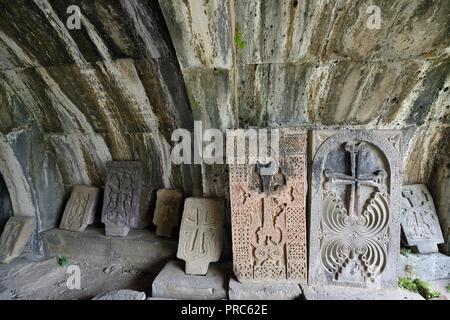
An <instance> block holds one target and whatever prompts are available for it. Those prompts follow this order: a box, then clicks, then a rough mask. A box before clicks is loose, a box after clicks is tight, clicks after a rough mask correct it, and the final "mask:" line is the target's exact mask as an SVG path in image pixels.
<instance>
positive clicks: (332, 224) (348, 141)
mask: <svg viewBox="0 0 450 320" xmlns="http://www.w3.org/2000/svg"><path fill="white" fill-rule="evenodd" d="M311 153H312V158H311V166H312V167H311V186H310V188H311V224H310V241H309V244H310V255H309V257H310V262H309V281H308V285H314V286H328V285H338V286H350V287H367V288H371V287H372V288H396V287H397V263H398V256H399V252H400V210H401V188H402V163H403V162H402V153H401V132H400V131H394V130H337V131H328V130H319V131H314V132H313V139H312V148H311Z"/></svg>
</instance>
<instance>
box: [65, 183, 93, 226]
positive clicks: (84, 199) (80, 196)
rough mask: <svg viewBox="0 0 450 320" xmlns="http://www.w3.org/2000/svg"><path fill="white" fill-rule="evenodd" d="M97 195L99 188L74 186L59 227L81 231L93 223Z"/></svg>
mask: <svg viewBox="0 0 450 320" xmlns="http://www.w3.org/2000/svg"><path fill="white" fill-rule="evenodd" d="M99 195H100V189H99V188H96V187H87V186H74V188H73V191H72V194H71V196H70V198H69V201H68V202H67V205H66V209H65V210H64V214H63V218H62V220H61V224H60V225H59V228H60V229H65V230H70V231H78V232H82V231H84V230H85V229H86V227H87V226H88V225H90V224H92V223H94V219H95V211H96V208H97V204H98V199H99Z"/></svg>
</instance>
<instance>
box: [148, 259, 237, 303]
mask: <svg viewBox="0 0 450 320" xmlns="http://www.w3.org/2000/svg"><path fill="white" fill-rule="evenodd" d="M230 273H231V265H230V264H216V263H214V264H211V265H210V267H209V270H208V273H207V274H206V275H204V276H198V275H189V274H186V273H185V272H184V269H183V262H182V261H175V260H172V261H169V262H168V263H167V264H166V265H165V267H164V268H163V269H162V270H161V272H160V273H159V274H158V276H157V277H156V278H155V280H154V281H153V284H152V298H166V299H192V300H221V299H227V297H228V295H227V289H226V287H227V283H228V279H229V275H230Z"/></svg>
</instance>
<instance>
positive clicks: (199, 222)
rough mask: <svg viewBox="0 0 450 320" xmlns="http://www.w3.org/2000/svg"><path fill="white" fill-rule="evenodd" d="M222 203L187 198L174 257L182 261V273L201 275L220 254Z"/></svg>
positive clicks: (219, 201)
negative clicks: (183, 261)
mask: <svg viewBox="0 0 450 320" xmlns="http://www.w3.org/2000/svg"><path fill="white" fill-rule="evenodd" d="M222 220H223V201H222V200H217V199H206V198H187V199H186V202H185V205H184V212H183V218H182V221H181V229H180V239H179V241H178V252H177V257H178V258H180V259H183V260H185V261H186V269H185V271H186V273H187V274H194V275H205V274H206V273H207V272H208V266H209V263H210V262H216V261H218V260H219V258H220V253H221V250H222V223H223V221H222Z"/></svg>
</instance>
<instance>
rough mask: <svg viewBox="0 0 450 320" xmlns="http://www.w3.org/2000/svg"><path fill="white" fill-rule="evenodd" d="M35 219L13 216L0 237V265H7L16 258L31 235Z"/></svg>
mask: <svg viewBox="0 0 450 320" xmlns="http://www.w3.org/2000/svg"><path fill="white" fill-rule="evenodd" d="M35 223H36V218H35V217H26V216H13V217H11V218H9V219H8V222H7V223H6V225H5V228H4V229H3V233H2V236H1V237H0V263H9V262H11V261H12V260H13V259H14V258H16V257H18V256H19V255H20V254H21V253H22V251H23V249H24V248H25V245H26V244H27V241H28V239H30V237H31V234H32V233H33V230H34V226H35Z"/></svg>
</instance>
